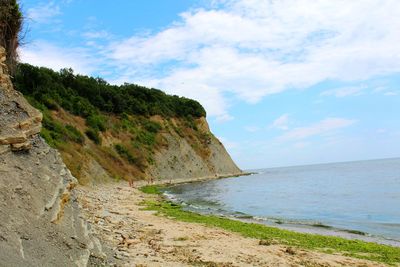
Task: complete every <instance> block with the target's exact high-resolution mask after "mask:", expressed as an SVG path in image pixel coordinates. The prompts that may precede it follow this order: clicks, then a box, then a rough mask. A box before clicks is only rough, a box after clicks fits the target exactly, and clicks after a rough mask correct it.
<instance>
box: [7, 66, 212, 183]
mask: <svg viewBox="0 0 400 267" xmlns="http://www.w3.org/2000/svg"><path fill="white" fill-rule="evenodd" d="M13 83H14V86H15V88H16V89H17V90H19V91H21V92H22V93H23V94H24V95H25V97H26V98H27V99H28V100H29V101H30V102H31V104H32V105H33V106H35V107H36V108H38V109H40V110H41V111H42V113H43V115H44V119H43V129H42V132H41V135H42V137H43V138H44V139H45V140H46V141H47V143H48V144H49V145H51V146H53V147H55V148H57V149H58V150H59V151H60V152H61V154H62V156H63V159H64V161H65V163H66V164H67V166H68V167H69V169H70V170H71V172H72V173H73V174H74V176H76V177H77V178H78V179H79V180H80V182H81V183H88V182H90V179H91V178H90V176H93V173H98V175H97V176H98V177H103V176H110V177H112V178H114V179H126V178H127V177H135V178H136V179H146V178H148V175H149V174H148V173H147V170H148V168H149V167H150V166H151V165H152V164H155V162H154V157H153V155H154V153H155V152H156V151H158V150H160V149H162V148H165V147H168V142H167V141H166V140H165V138H164V136H165V134H169V135H172V136H175V137H176V138H184V139H185V140H186V141H187V142H188V143H189V144H190V145H191V146H192V148H193V149H194V150H195V151H196V153H197V154H198V155H200V156H201V157H203V158H204V157H207V156H208V155H209V153H210V152H209V150H208V148H207V144H208V143H209V141H210V139H211V138H213V137H212V135H211V134H210V133H209V131H208V129H207V128H205V127H202V121H203V120H204V117H205V116H206V112H205V110H204V108H203V107H202V106H201V105H200V104H199V103H198V102H197V101H194V100H191V99H187V98H184V97H178V96H171V95H167V94H165V93H164V92H162V91H160V90H157V89H149V88H145V87H142V86H138V85H134V84H124V85H121V86H114V85H110V84H108V83H107V82H105V81H104V80H102V79H100V78H92V77H88V76H82V75H74V73H73V71H72V70H71V69H63V70H61V71H60V72H55V71H53V70H50V69H47V68H39V67H35V66H31V65H28V64H20V65H18V67H17V71H16V74H15V76H14V78H13ZM103 170H105V172H106V174H107V175H105V174H104V173H103V174H102V173H101V172H102V171H103ZM88 172H89V175H88Z"/></svg>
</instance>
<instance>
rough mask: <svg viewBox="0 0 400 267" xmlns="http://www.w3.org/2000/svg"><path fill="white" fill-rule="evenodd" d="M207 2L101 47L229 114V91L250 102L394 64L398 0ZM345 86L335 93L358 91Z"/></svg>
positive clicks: (395, 68) (129, 73) (135, 70)
mask: <svg viewBox="0 0 400 267" xmlns="http://www.w3.org/2000/svg"><path fill="white" fill-rule="evenodd" d="M213 3H214V4H215V5H214V7H215V8H214V9H197V10H191V11H189V12H186V13H183V14H181V20H180V21H177V22H175V23H173V24H172V25H170V26H169V27H167V28H166V29H164V30H162V31H159V32H156V33H147V34H141V35H134V36H132V37H130V38H127V39H124V40H121V41H119V42H113V43H112V44H111V45H110V46H109V51H108V54H109V57H110V59H111V60H113V61H115V62H117V63H118V64H119V65H120V66H122V69H123V72H122V74H121V76H123V77H132V78H130V79H133V77H135V79H138V77H139V80H141V81H144V82H147V83H151V84H153V85H154V86H155V87H158V88H163V89H166V90H167V91H169V92H176V93H179V94H181V95H186V96H190V97H193V98H195V99H197V100H200V101H201V102H202V103H203V104H204V105H205V107H206V109H207V111H208V113H209V114H210V115H212V116H228V115H229V114H228V108H229V105H228V104H227V99H226V95H230V96H233V97H236V98H239V99H240V100H244V101H247V102H249V103H255V102H257V101H259V100H260V99H262V98H263V97H265V96H266V95H269V94H275V93H279V92H282V91H284V90H288V89H289V88H307V87H309V86H312V85H315V84H317V83H319V82H322V81H325V80H328V79H331V80H341V81H362V80H366V79H370V78H371V77H375V76H377V75H383V74H390V73H398V72H399V71H400V46H398V45H397V44H398V43H399V42H400V17H399V16H398V14H399V13H400V2H399V1H396V0H386V1H381V0H363V1H361V0H358V1H346V0H337V1H325V0H296V1H295V0H279V1H278V0H272V1H270V0H237V1H213ZM160 66H165V68H163V67H160ZM160 68H162V69H163V71H162V72H160ZM133 75H134V76H133ZM136 81H137V80H136ZM183 85H184V86H183ZM347 89H348V90H347V92H344V91H342V92H337V93H336V94H337V95H338V96H342V95H346V94H347V95H351V94H356V93H357V89H355V88H353V89H352V90H353V91H351V90H350V89H349V88H347ZM332 94H333V93H332ZM212 97H216V98H212Z"/></svg>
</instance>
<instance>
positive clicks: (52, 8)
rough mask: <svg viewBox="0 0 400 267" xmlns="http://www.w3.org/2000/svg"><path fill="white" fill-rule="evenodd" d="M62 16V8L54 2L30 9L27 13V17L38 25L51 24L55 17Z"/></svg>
mask: <svg viewBox="0 0 400 267" xmlns="http://www.w3.org/2000/svg"><path fill="white" fill-rule="evenodd" d="M60 14H61V11H60V6H59V5H56V4H55V3H54V1H49V2H48V3H41V4H39V5H38V6H36V7H32V8H29V9H28V11H27V17H28V18H29V19H31V20H32V21H33V22H37V23H50V22H52V19H54V17H56V16H58V15H60Z"/></svg>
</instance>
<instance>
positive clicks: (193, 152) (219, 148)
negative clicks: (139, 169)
mask: <svg viewBox="0 0 400 267" xmlns="http://www.w3.org/2000/svg"><path fill="white" fill-rule="evenodd" d="M196 125H197V131H200V132H201V133H203V134H207V135H208V138H207V141H206V143H204V142H203V143H200V142H199V144H200V145H201V146H202V147H201V148H200V149H199V148H198V147H197V146H196V145H194V142H193V139H194V138H193V137H192V136H186V135H182V134H181V135H179V133H178V132H177V131H176V130H170V131H167V132H164V133H162V136H163V138H164V139H165V140H166V143H167V144H168V145H167V146H164V147H162V148H161V149H159V150H157V151H156V152H155V154H154V159H155V164H153V165H152V166H150V168H149V170H148V172H149V175H150V176H152V177H154V178H156V179H160V180H166V181H171V182H176V181H177V180H185V181H190V180H198V179H212V178H218V177H225V176H235V175H240V174H242V171H241V170H240V169H239V168H238V167H237V165H236V164H235V163H234V162H233V160H232V158H231V157H230V155H229V154H228V152H227V151H226V149H225V147H224V145H223V144H222V143H221V142H220V141H219V140H218V139H217V138H216V137H215V136H214V135H213V134H212V133H211V131H210V129H209V127H208V124H207V121H206V119H205V118H200V119H197V120H196Z"/></svg>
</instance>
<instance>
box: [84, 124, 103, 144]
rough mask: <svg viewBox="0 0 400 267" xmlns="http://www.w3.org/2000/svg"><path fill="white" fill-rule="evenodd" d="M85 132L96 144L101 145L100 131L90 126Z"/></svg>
mask: <svg viewBox="0 0 400 267" xmlns="http://www.w3.org/2000/svg"><path fill="white" fill-rule="evenodd" d="M85 134H86V136H87V137H89V139H90V140H92V141H93V142H94V143H95V144H97V145H101V137H100V135H99V132H98V131H96V130H93V129H91V128H89V129H87V130H86V132H85Z"/></svg>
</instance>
